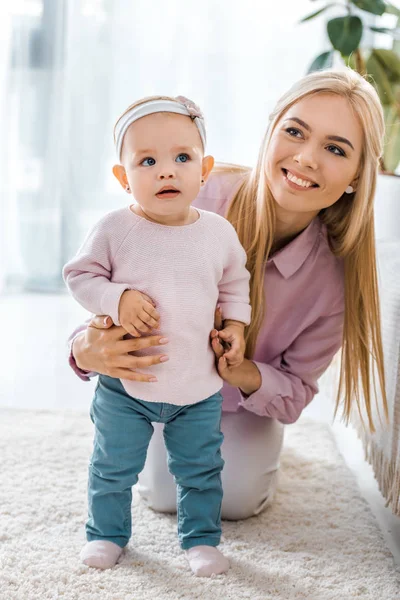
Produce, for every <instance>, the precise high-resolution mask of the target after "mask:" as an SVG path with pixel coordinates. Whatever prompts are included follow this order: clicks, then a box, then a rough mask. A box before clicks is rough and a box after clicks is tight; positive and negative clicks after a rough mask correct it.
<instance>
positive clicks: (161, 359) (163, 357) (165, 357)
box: [160, 354, 169, 362]
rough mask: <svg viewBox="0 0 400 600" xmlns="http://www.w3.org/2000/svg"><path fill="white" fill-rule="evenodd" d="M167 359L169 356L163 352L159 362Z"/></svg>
mask: <svg viewBox="0 0 400 600" xmlns="http://www.w3.org/2000/svg"><path fill="white" fill-rule="evenodd" d="M167 360H169V356H166V355H165V354H164V356H162V357H161V358H160V362H167Z"/></svg>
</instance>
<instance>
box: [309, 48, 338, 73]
mask: <svg viewBox="0 0 400 600" xmlns="http://www.w3.org/2000/svg"><path fill="white" fill-rule="evenodd" d="M334 54H335V51H334V50H329V52H323V53H322V54H320V55H319V56H317V58H315V59H314V60H313V62H312V63H311V65H310V66H309V68H308V71H307V73H313V72H314V71H322V70H323V69H329V68H330V67H331V66H332V65H333V56H334Z"/></svg>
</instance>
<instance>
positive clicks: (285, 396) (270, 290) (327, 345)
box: [70, 173, 344, 424]
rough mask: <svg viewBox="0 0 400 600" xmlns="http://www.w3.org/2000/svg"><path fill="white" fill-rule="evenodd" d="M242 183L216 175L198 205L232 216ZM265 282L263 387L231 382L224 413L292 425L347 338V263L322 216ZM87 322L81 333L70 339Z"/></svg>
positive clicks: (260, 345)
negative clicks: (249, 390) (246, 388)
mask: <svg viewBox="0 0 400 600" xmlns="http://www.w3.org/2000/svg"><path fill="white" fill-rule="evenodd" d="M241 181H242V176H241V175H240V174H238V173H229V174H226V173H224V174H221V173H216V174H214V175H212V176H211V177H210V179H209V181H208V182H207V184H206V185H205V186H204V187H203V188H202V190H201V191H200V194H199V196H198V197H197V198H196V200H195V202H194V203H193V204H194V206H197V207H198V208H201V209H204V210H209V211H213V212H216V213H218V214H220V215H225V213H226V211H227V208H228V206H229V203H230V201H231V199H232V198H233V195H234V193H235V192H236V190H237V189H238V187H239V185H240V183H241ZM264 285H265V294H266V316H265V319H264V322H263V325H262V327H261V329H260V332H259V335H258V338H257V345H256V349H255V353H254V357H253V361H254V363H255V364H256V365H257V367H258V369H259V371H260V373H261V377H262V383H261V387H260V388H259V389H258V390H257V391H256V392H254V393H253V394H251V395H250V396H246V397H244V396H243V395H242V394H241V392H240V390H239V389H237V388H233V387H232V386H230V385H228V384H227V383H224V386H223V389H222V393H223V397H224V403H223V410H224V411H228V412H236V411H238V410H240V407H244V408H245V409H246V410H249V411H251V412H253V413H255V414H257V415H260V416H264V417H270V418H274V419H277V420H278V421H280V422H281V423H285V424H286V423H293V422H294V421H296V420H297V419H298V418H299V417H300V415H301V412H302V411H303V409H304V408H305V407H306V406H307V405H308V404H309V403H310V402H311V400H312V399H313V397H314V395H315V394H316V393H317V392H318V386H317V380H318V378H319V377H320V376H321V375H322V373H323V372H324V371H325V370H326V368H327V367H328V365H329V363H330V362H331V360H332V358H333V357H334V355H335V354H336V352H337V351H338V350H339V348H340V346H341V343H342V331H343V314H344V273H343V261H342V260H341V259H338V258H337V257H335V256H334V255H333V254H332V252H331V250H330V248H329V245H328V240H327V234H326V230H325V227H324V226H323V225H322V223H321V221H320V220H319V218H318V217H316V218H315V219H314V220H313V221H312V222H311V223H310V225H309V226H308V227H307V228H306V229H305V230H304V231H303V232H302V233H301V234H300V235H299V236H297V237H296V238H295V239H294V240H293V241H292V242H291V243H290V244H288V245H287V246H285V247H284V248H282V249H281V250H280V251H279V252H276V253H275V254H274V255H272V256H271V257H270V258H269V260H268V262H267V265H266V275H265V284H264ZM84 327H85V326H81V327H79V328H78V329H77V330H76V331H74V332H73V334H72V335H71V339H73V337H75V335H77V333H79V332H80V331H82V330H83V329H84ZM70 364H71V366H72V368H73V369H74V371H75V372H76V373H77V374H78V375H79V376H80V377H81V378H82V379H86V380H87V379H88V378H89V376H88V374H86V373H84V372H83V371H81V370H80V369H78V367H77V366H76V364H75V361H74V359H73V356H72V355H71V356H70ZM242 410H243V409H242Z"/></svg>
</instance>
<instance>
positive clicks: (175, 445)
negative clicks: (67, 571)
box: [86, 375, 224, 549]
mask: <svg viewBox="0 0 400 600" xmlns="http://www.w3.org/2000/svg"><path fill="white" fill-rule="evenodd" d="M148 385H151V383H150V384H148ZM221 410H222V396H221V394H220V392H217V393H216V394H214V395H213V396H210V397H209V398H207V399H206V400H202V401H201V402H198V403H196V404H189V405H185V406H177V405H175V404H167V403H159V402H145V401H144V400H138V399H136V398H132V397H131V396H129V395H128V394H127V393H126V392H125V390H124V388H123V386H122V384H121V382H120V380H119V379H113V378H111V377H106V376H103V375H101V376H100V377H99V382H98V385H97V388H96V392H95V395H94V399H93V402H92V406H91V409H90V417H91V419H92V421H93V423H94V425H95V438H94V448H93V455H92V459H91V462H90V465H89V482H88V504H89V519H88V521H87V524H86V537H87V539H88V540H89V541H92V540H109V541H111V542H114V543H115V544H118V545H119V546H121V547H122V548H123V547H124V546H126V544H127V543H128V540H129V538H130V536H131V531H132V529H131V503H132V486H133V485H135V483H136V482H137V480H138V473H140V472H141V471H142V469H143V467H144V463H145V460H146V454H147V447H148V445H149V442H150V438H151V436H152V434H153V426H152V424H151V423H152V421H155V422H160V423H165V427H164V441H165V446H166V448H167V453H168V468H169V470H170V471H171V473H172V475H174V477H175V481H176V484H177V509H178V510H177V513H178V537H179V542H180V545H181V547H182V548H184V549H188V548H192V547H193V546H199V545H202V544H204V545H207V546H217V545H218V544H219V542H220V538H221V502H222V485H221V471H222V467H223V465H224V461H223V459H222V457H221V450H220V448H221V444H222V440H223V434H222V433H221V429H220V425H221Z"/></svg>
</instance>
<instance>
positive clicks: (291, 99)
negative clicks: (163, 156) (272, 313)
mask: <svg viewBox="0 0 400 600" xmlns="http://www.w3.org/2000/svg"><path fill="white" fill-rule="evenodd" d="M320 93H331V94H338V95H339V96H342V97H343V98H346V99H347V101H348V102H349V104H350V106H351V107H352V108H353V111H354V114H355V115H357V117H358V118H359V121H360V123H361V126H362V129H363V132H364V143H363V150H362V156H361V161H360V165H359V173H358V182H357V190H356V192H355V193H354V194H353V197H352V199H349V196H348V195H346V196H344V195H343V196H342V197H341V198H340V199H339V200H338V201H337V202H336V203H335V204H333V205H332V206H330V207H328V208H325V209H323V210H321V212H320V214H319V216H320V218H321V220H322V222H323V223H324V224H325V225H326V228H327V232H328V240H329V245H330V248H331V250H332V252H333V254H335V256H338V257H341V258H342V259H343V262H344V271H345V314H344V329H343V340H342V352H341V365H340V378H339V389H338V394H337V398H336V411H335V414H336V412H337V410H338V408H339V405H340V404H341V399H342V398H343V416H344V418H345V420H346V422H348V420H349V417H350V414H351V411H352V404H353V399H354V400H355V403H356V405H357V408H358V411H359V413H360V415H361V393H362V397H363V402H364V406H365V410H366V413H367V417H368V424H369V428H370V430H371V431H374V423H373V419H372V411H371V404H372V389H371V388H373V390H374V394H375V402H376V405H377V408H378V414H380V412H379V405H378V400H377V395H376V373H375V371H376V370H377V373H378V378H379V384H380V389H381V392H382V398H383V408H384V412H385V416H386V418H387V416H388V409H387V400H386V393H385V376H384V366H383V351H382V340H381V326H380V309H379V294H378V285H377V270H376V259H375V238H374V210H373V200H374V194H375V186H376V178H377V172H378V165H379V159H380V157H381V154H382V144H383V135H384V121H383V113H382V108H381V105H380V102H379V98H378V95H377V93H376V92H375V90H374V88H373V87H372V85H370V84H369V83H368V82H367V81H366V80H365V79H364V78H363V77H361V76H360V75H359V74H358V73H356V72H355V71H352V70H351V69H348V68H346V69H341V70H327V71H320V72H316V73H312V74H310V75H307V76H306V77H304V78H302V79H301V80H300V81H298V82H297V83H295V84H294V85H293V86H292V88H291V89H290V90H289V91H288V92H287V93H286V94H284V95H283V96H282V97H281V98H280V100H279V101H278V103H277V105H276V107H275V110H274V111H273V113H272V114H271V116H270V123H269V127H268V130H267V132H266V134H265V137H264V140H263V142H262V145H261V148H260V152H259V156H258V161H257V165H256V167H255V168H254V169H253V170H250V169H247V168H245V167H240V166H238V165H226V166H221V165H220V166H218V167H217V170H220V171H221V170H222V171H240V172H243V173H244V174H246V175H245V177H244V180H243V183H242V185H241V187H240V189H239V190H238V191H237V193H236V195H235V197H234V198H233V200H232V202H231V204H230V206H229V209H228V212H227V215H226V217H227V219H228V220H229V221H230V222H231V223H232V224H233V226H234V227H235V229H236V231H237V233H238V236H239V239H240V241H241V243H242V245H243V247H244V248H245V250H246V252H247V257H248V262H247V267H248V269H249V271H250V274H251V281H250V299H251V304H252V309H253V315H254V316H253V319H252V322H251V324H250V326H249V327H248V328H247V330H246V342H247V347H246V356H247V358H251V357H252V356H253V354H254V350H255V346H256V341H257V336H258V332H259V331H260V327H261V324H262V322H263V319H264V317H265V297H264V275H265V264H266V260H267V258H268V256H269V253H270V251H271V247H272V244H273V241H274V231H275V212H274V199H273V197H272V194H271V192H270V190H269V187H268V182H267V180H266V175H265V162H266V155H267V152H268V145H269V141H270V139H271V136H272V133H273V131H274V129H275V127H276V125H277V123H278V121H279V120H280V119H281V118H282V116H283V115H284V114H285V113H286V111H288V110H289V109H290V107H291V106H292V105H293V104H295V103H296V102H298V101H299V100H301V99H302V98H304V97H306V96H311V95H315V94H320ZM361 418H362V416H361Z"/></svg>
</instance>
